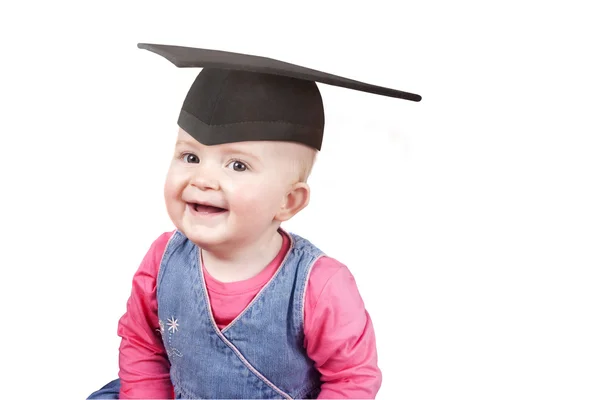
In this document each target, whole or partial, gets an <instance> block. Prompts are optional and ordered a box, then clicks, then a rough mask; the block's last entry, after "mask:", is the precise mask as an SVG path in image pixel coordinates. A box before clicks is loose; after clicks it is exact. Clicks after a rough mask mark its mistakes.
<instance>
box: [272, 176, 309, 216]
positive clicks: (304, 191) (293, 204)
mask: <svg viewBox="0 0 600 400" xmlns="http://www.w3.org/2000/svg"><path fill="white" fill-rule="evenodd" d="M309 201H310V187H309V186H308V184H306V183H305V182H297V183H295V184H294V185H293V186H292V188H291V189H290V190H289V191H288V192H287V194H286V195H285V197H284V198H283V200H282V202H281V207H280V208H279V211H278V212H277V214H276V215H275V218H274V219H275V220H276V221H281V222H283V221H287V220H289V219H290V218H292V217H293V216H294V215H296V214H298V213H299V212H300V211H301V210H302V209H303V208H304V207H306V206H307V205H308V203H309Z"/></svg>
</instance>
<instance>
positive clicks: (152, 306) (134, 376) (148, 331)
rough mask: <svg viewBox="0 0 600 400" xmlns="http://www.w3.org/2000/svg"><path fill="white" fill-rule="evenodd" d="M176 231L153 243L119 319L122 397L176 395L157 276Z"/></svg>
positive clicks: (136, 274) (166, 396)
mask: <svg viewBox="0 0 600 400" xmlns="http://www.w3.org/2000/svg"><path fill="white" fill-rule="evenodd" d="M171 234H172V233H165V234H163V235H161V236H160V237H159V238H158V239H157V240H156V241H155V242H154V243H152V246H151V247H150V250H149V251H148V253H147V254H146V256H145V257H144V259H143V260H142V263H141V265H140V267H139V269H138V270H137V272H136V273H135V275H134V278H133V285H132V290H131V296H130V297H129V300H128V301H127V311H126V313H125V315H123V317H121V319H120V320H119V328H118V334H119V336H120V337H121V345H120V347H119V378H120V379H121V390H120V397H119V398H121V399H132V398H136V399H140V398H144V399H168V398H170V399H172V398H173V397H174V396H173V386H172V384H171V380H170V377H169V367H170V364H169V360H168V358H167V354H166V351H165V349H164V346H163V343H162V340H161V336H160V333H159V331H157V330H156V329H157V328H159V324H158V314H157V302H156V276H157V274H158V267H159V265H160V260H161V257H162V254H163V252H164V249H165V247H166V245H167V242H168V240H169V237H170V235H171Z"/></svg>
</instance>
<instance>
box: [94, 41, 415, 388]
mask: <svg viewBox="0 0 600 400" xmlns="http://www.w3.org/2000/svg"><path fill="white" fill-rule="evenodd" d="M140 47H141V48H146V49H148V50H150V51H153V52H155V53H157V54H160V55H162V56H164V57H165V58H167V59H169V60H171V61H172V62H174V63H175V64H176V65H178V66H202V67H204V68H203V70H202V72H201V73H200V74H199V75H198V77H197V78H196V80H195V82H194V84H193V85H192V87H191V88H190V90H189V92H188V95H187V97H186V100H185V101H184V104H183V107H182V110H181V114H180V117H179V121H178V124H179V127H180V129H179V131H178V133H177V140H176V144H175V151H174V154H173V159H172V162H171V165H170V168H169V171H168V174H167V178H166V183H165V186H164V196H165V202H166V208H167V212H168V215H169V217H170V218H171V220H172V221H173V224H174V226H175V228H176V229H175V230H174V231H172V232H166V233H163V234H162V235H160V236H159V237H158V238H157V239H156V240H155V241H154V243H152V245H151V246H150V249H149V250H148V252H147V254H146V256H145V257H144V259H143V261H142V263H141V265H140V267H139V269H138V270H137V272H136V273H135V276H134V278H133V287H132V291H131V296H130V298H129V300H128V302H127V311H126V313H125V314H124V315H123V316H122V318H121V319H120V321H119V325H118V334H119V336H120V337H121V338H122V340H121V345H120V349H119V366H120V372H119V379H117V380H115V381H113V382H111V383H109V384H108V385H106V386H105V387H103V388H102V389H100V390H99V391H97V392H95V393H93V394H92V395H91V396H90V397H89V398H213V399H217V398H228V399H232V398H244V399H249V398H287V399H292V398H293V399H296V398H301V399H305V398H375V396H376V394H377V392H378V390H379V388H380V386H381V380H382V375H381V371H380V369H379V368H378V365H377V349H376V342H375V333H374V330H373V325H372V323H371V319H370V317H369V314H368V312H367V311H366V309H365V306H364V304H363V301H362V299H361V296H360V294H359V291H358V288H357V286H356V283H355V281H354V278H353V276H352V274H351V273H350V271H349V269H348V268H347V267H346V266H345V265H344V264H342V263H341V262H339V261H338V260H336V259H334V258H332V257H330V256H328V255H327V254H325V253H324V252H323V251H321V250H320V249H319V248H318V247H317V246H315V245H314V244H312V243H311V242H310V241H308V240H306V239H304V238H302V237H300V236H298V235H296V234H293V233H290V232H287V231H285V230H284V229H282V228H281V223H282V222H284V221H288V220H290V219H291V218H292V217H294V216H295V215H296V214H298V213H299V212H300V211H301V210H302V209H304V208H305V207H306V206H307V205H308V204H309V201H310V187H309V185H308V183H307V180H308V177H309V176H310V173H311V170H312V167H313V165H314V163H315V159H316V155H317V152H318V151H319V150H320V146H321V140H322V131H323V123H324V117H323V106H322V102H321V98H320V94H319V92H318V89H317V87H316V84H315V83H314V81H311V80H307V79H306V78H302V79H301V78H297V77H295V75H293V74H292V73H291V72H290V70H289V69H290V68H291V69H295V70H294V71H292V72H293V73H294V74H297V73H298V71H302V70H301V68H302V67H298V66H292V65H291V64H285V65H284V64H283V63H279V62H277V61H275V60H270V59H261V58H256V57H252V56H245V55H239V54H233V53H225V52H213V51H208V50H201V49H190V48H182V47H175V46H160V45H140ZM261 62H263V63H274V64H271V65H270V66H271V67H273V65H275V67H276V68H279V70H278V71H279V72H280V73H279V74H273V73H272V72H271V73H265V72H263V69H260V68H258V67H260V65H259V66H258V67H257V63H258V64H260V63H261ZM248 65H250V67H248ZM207 66H208V67H207ZM269 71H273V68H271V69H269ZM281 71H283V72H281ZM307 71H310V73H316V71H314V70H307ZM286 73H287V75H286ZM339 79H340V80H341V79H343V78H339ZM352 82H354V84H356V82H355V81H352ZM329 83H332V82H331V81H330V82H329ZM332 84H336V83H335V82H334V83H332ZM343 85H344V83H343V82H342V83H340V84H339V86H343ZM364 85H366V84H364ZM371 88H373V87H371ZM363 90H364V89H363ZM387 90H388V91H389V90H390V89H387ZM398 93H403V92H398ZM388 95H389V94H388ZM398 97H399V96H398ZM417 101H418V100H417Z"/></svg>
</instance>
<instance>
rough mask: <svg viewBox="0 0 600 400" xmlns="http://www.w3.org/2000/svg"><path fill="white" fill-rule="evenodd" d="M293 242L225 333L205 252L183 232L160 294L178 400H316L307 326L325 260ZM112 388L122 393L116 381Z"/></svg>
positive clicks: (166, 261)
mask: <svg viewBox="0 0 600 400" xmlns="http://www.w3.org/2000/svg"><path fill="white" fill-rule="evenodd" d="M288 236H289V237H290V239H291V247H290V250H289V252H288V253H287V255H286V257H285V259H284V261H283V263H282V265H281V266H280V268H279V269H278V270H277V272H276V273H275V275H274V276H273V278H272V279H271V280H270V281H269V282H268V283H267V284H266V285H265V286H264V287H263V289H262V290H261V291H260V292H259V293H258V294H257V295H256V297H255V298H254V300H252V302H251V303H250V304H249V305H248V307H247V308H246V309H245V310H244V311H242V313H241V314H240V315H239V316H238V317H237V318H236V319H235V320H234V321H232V322H231V323H230V324H229V325H228V326H227V327H225V328H224V329H223V330H222V331H220V330H219V329H218V327H217V325H216V323H215V321H214V318H213V315H212V312H211V308H210V303H209V299H208V293H207V290H206V284H205V282H204V277H203V274H202V266H201V263H200V250H199V248H198V247H197V246H196V245H195V244H194V243H192V242H191V241H190V240H188V239H187V238H186V237H185V236H184V235H183V234H182V233H181V232H179V231H176V232H175V234H174V235H173V236H172V237H171V239H170V241H169V243H168V245H167V248H166V250H165V253H164V255H163V258H162V261H161V265H160V269H159V273H158V277H157V289H156V291H157V302H158V317H159V324H160V331H161V334H162V338H163V343H164V346H165V349H166V351H167V354H168V357H169V361H170V363H171V381H172V383H173V386H174V389H175V396H176V398H179V399H182V398H183V399H200V398H202V399H240V398H242V399H310V398H316V397H317V396H318V394H319V392H320V385H321V383H320V374H319V372H318V371H317V370H316V369H315V368H314V366H313V362H312V360H310V359H309V358H308V356H307V354H306V350H305V349H304V325H303V321H304V293H305V289H306V283H307V280H308V276H309V273H310V269H311V267H312V265H313V264H314V262H315V261H316V260H317V259H318V258H319V257H320V256H321V255H322V254H323V253H322V252H321V251H320V250H319V249H318V248H316V247H315V246H314V245H313V244H311V243H310V242H309V241H307V240H306V239H303V238H301V237H300V236H298V235H295V234H292V233H290V234H288ZM111 384H113V385H114V386H118V380H117V381H113V382H111V383H110V384H109V385H111ZM109 385H107V386H106V387H108V386H109ZM106 387H105V388H106ZM103 389H104V388H103ZM101 390H102V389H101ZM99 392H100V391H99ZM99 392H96V393H98V395H99ZM117 394H118V389H117ZM90 398H94V397H90ZM95 398H106V397H95ZM113 398H116V397H113Z"/></svg>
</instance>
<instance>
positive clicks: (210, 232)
mask: <svg viewBox="0 0 600 400" xmlns="http://www.w3.org/2000/svg"><path fill="white" fill-rule="evenodd" d="M178 229H179V230H180V231H181V233H183V234H184V235H185V237H187V238H188V239H189V240H191V241H192V242H194V244H196V245H197V246H198V247H201V248H203V249H205V250H210V248H212V247H215V246H219V245H222V244H224V243H226V242H227V239H228V238H227V235H226V234H225V233H224V232H220V230H216V229H214V228H207V227H204V226H193V227H189V226H187V227H186V226H185V225H184V226H182V227H181V228H178Z"/></svg>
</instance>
